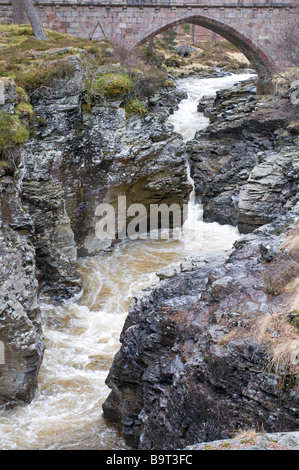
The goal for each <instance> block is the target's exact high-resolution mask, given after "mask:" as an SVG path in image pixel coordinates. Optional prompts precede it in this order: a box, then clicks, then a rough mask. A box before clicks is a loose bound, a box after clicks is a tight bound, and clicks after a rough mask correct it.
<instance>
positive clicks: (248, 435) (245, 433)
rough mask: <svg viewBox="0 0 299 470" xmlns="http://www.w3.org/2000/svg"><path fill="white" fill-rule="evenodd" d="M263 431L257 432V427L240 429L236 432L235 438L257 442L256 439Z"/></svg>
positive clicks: (252, 442)
mask: <svg viewBox="0 0 299 470" xmlns="http://www.w3.org/2000/svg"><path fill="white" fill-rule="evenodd" d="M260 435H261V433H259V432H257V431H256V429H255V428H249V429H240V430H238V431H237V432H236V434H235V435H234V437H233V439H239V440H242V441H245V442H246V443H251V444H255V442H256V439H257V437H258V436H260Z"/></svg>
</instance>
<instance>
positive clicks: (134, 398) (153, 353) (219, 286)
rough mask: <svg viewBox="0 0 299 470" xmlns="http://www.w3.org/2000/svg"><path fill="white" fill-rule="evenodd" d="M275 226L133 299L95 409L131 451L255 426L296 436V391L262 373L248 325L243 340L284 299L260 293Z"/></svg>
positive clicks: (282, 378)
mask: <svg viewBox="0 0 299 470" xmlns="http://www.w3.org/2000/svg"><path fill="white" fill-rule="evenodd" d="M298 209H299V208H298V206H297V213H296V216H297V217H298ZM295 218H296V217H295V215H294V219H293V220H295ZM287 223H291V222H290V221H289V222H287V220H283V221H281V226H283V225H286V224H287ZM281 226H280V224H276V225H275V224H273V226H266V227H265V228H264V229H260V231H259V232H257V233H255V234H254V235H253V234H252V235H248V236H247V238H244V239H243V240H242V241H240V242H238V243H237V246H236V249H235V250H234V251H233V252H232V253H230V254H229V253H228V254H227V259H226V260H225V261H224V260H223V257H220V258H219V257H216V258H215V259H211V258H210V259H208V260H207V259H206V257H205V255H204V254H203V256H202V259H201V260H200V259H198V261H197V266H196V263H195V266H193V267H191V266H189V267H186V268H185V269H184V267H183V271H182V272H181V273H180V274H177V275H174V276H172V277H170V278H169V279H166V280H164V281H162V282H160V283H159V284H158V285H157V286H155V287H153V288H152V289H148V290H146V291H145V292H143V293H142V294H141V295H140V296H139V297H136V298H134V299H133V302H132V305H131V309H130V312H129V315H128V318H127V320H126V323H125V326H124V329H123V332H122V335H121V342H122V347H121V349H120V351H119V353H118V354H117V355H116V357H115V360H114V363H113V366H112V368H111V370H110V372H109V376H108V379H107V384H108V385H109V387H110V388H111V389H112V392H111V394H110V396H109V397H108V399H107V400H106V402H105V403H104V406H103V409H104V417H106V418H107V419H108V420H110V421H117V422H121V424H122V430H123V434H124V436H125V439H126V441H127V443H128V444H129V445H131V446H133V447H138V448H139V449H142V450H150V449H176V448H184V447H185V446H186V445H189V444H192V443H193V444H194V443H196V442H207V441H210V440H215V439H224V438H228V437H230V436H231V434H232V433H233V432H234V431H235V430H236V429H238V428H243V427H248V426H256V425H257V424H258V425H260V426H261V427H263V428H264V429H265V431H268V432H274V431H277V430H284V431H293V430H296V429H297V427H298V419H299V397H298V393H297V392H296V389H295V388H293V387H292V386H291V385H290V384H291V381H290V380H289V379H288V375H287V373H286V371H280V373H275V371H274V370H273V369H271V367H269V358H268V357H267V353H266V351H265V348H264V347H263V345H262V344H260V342H258V341H257V340H256V337H255V335H254V334H253V333H252V334H250V328H249V334H248V332H247V334H245V333H244V331H246V329H247V328H248V325H250V323H251V322H252V321H254V319H257V318H260V316H261V315H262V316H267V315H273V314H275V313H277V312H280V311H281V308H282V305H283V302H284V301H285V298H281V297H277V298H275V299H274V300H272V301H271V300H270V299H269V297H268V296H267V294H266V293H265V290H264V288H265V282H264V275H265V273H266V272H267V269H268V266H267V263H266V262H265V261H264V257H263V251H261V246H262V247H263V246H264V247H268V249H269V247H271V249H272V250H274V251H275V250H278V249H279V246H280V244H281V242H282V240H283V238H284V237H283V236H277V235H274V234H273V232H274V231H275V232H276V233H277V232H279V231H281V230H282V228H281ZM236 330H237V334H236V335H235V336H234V335H232V336H230V334H231V333H232V332H233V331H236Z"/></svg>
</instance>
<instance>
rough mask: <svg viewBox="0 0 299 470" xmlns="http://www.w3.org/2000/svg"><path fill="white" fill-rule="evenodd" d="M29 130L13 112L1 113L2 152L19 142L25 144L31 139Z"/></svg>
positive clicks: (0, 148) (0, 143) (0, 135)
mask: <svg viewBox="0 0 299 470" xmlns="http://www.w3.org/2000/svg"><path fill="white" fill-rule="evenodd" d="M29 134H30V133H29V130H28V129H27V128H26V127H25V126H24V124H22V122H21V121H20V119H19V117H18V116H16V115H13V114H8V113H1V114H0V153H1V154H2V155H4V154H5V152H6V151H7V150H9V149H10V148H13V147H15V146H16V145H18V144H24V143H25V142H27V140H28V139H29Z"/></svg>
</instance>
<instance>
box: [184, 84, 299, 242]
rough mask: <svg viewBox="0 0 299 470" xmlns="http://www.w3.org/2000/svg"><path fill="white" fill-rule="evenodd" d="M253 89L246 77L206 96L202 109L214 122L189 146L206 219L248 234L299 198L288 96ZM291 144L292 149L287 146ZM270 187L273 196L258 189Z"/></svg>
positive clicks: (197, 189) (294, 143) (294, 137)
mask: <svg viewBox="0 0 299 470" xmlns="http://www.w3.org/2000/svg"><path fill="white" fill-rule="evenodd" d="M254 89H255V88H254V84H253V83H252V82H251V81H249V82H244V83H242V84H241V85H238V86H235V87H234V88H233V89H232V90H224V91H221V92H218V94H217V97H216V99H215V101H214V102H213V103H211V100H203V102H202V104H200V110H201V111H204V114H205V115H206V116H208V117H209V118H210V119H211V124H210V125H209V127H208V128H207V130H206V131H204V132H199V133H197V135H196V137H195V139H194V140H193V141H191V142H189V143H188V145H187V148H188V154H189V158H190V163H191V174H192V177H193V178H194V181H195V187H196V195H197V197H198V199H200V200H201V202H202V204H203V206H204V218H205V220H206V221H207V222H214V221H217V222H219V223H222V224H230V225H234V226H238V227H239V229H240V231H241V232H244V233H248V232H250V231H252V230H254V229H255V228H256V227H258V226H260V225H262V224H263V223H267V222H269V221H271V220H273V218H274V217H275V215H276V214H278V213H284V212H285V211H286V210H288V208H290V207H292V205H294V204H295V203H296V201H297V200H298V199H297V196H296V191H297V190H296V188H297V184H298V182H297V177H298V176H297V175H298V172H296V168H297V165H298V157H297V154H298V144H297V141H296V132H294V133H293V132H292V130H291V129H290V128H289V127H288V120H289V119H288V113H286V112H284V111H283V110H282V108H283V106H284V105H285V101H284V100H279V98H277V97H273V96H268V97H258V96H255V95H253V94H252V93H254ZM288 145H290V146H291V147H292V148H289V149H286V146H288ZM288 152H290V158H287V157H288V155H287V153H288ZM291 160H292V162H293V163H291ZM279 161H280V162H281V163H282V167H280V168H279V165H280V164H279ZM275 162H277V163H275ZM291 167H292V168H291ZM267 169H268V170H267ZM267 171H268V174H267V177H266V173H267ZM289 171H291V172H293V177H291V175H290V178H289ZM251 172H253V173H251ZM263 174H264V176H263ZM284 174H286V175H287V177H286V178H285V176H284ZM263 179H264V180H263ZM258 181H259V182H258ZM254 182H255V183H254ZM286 182H287V184H288V186H287V187H286ZM263 184H264V186H263ZM258 186H259V187H258ZM262 186H263V188H262ZM266 186H267V187H268V186H269V187H270V188H271V195H272V196H271V197H272V201H270V200H268V199H267V195H265V194H263V195H262V194H258V193H259V191H260V193H263V191H264V189H265V187H266ZM272 189H273V190H272ZM253 193H254V194H253ZM274 194H276V196H277V197H276V203H275V196H274ZM260 198H261V199H260ZM251 199H252V200H251ZM274 205H275V209H274ZM284 205H286V207H284ZM249 206H250V209H249ZM262 213H263V216H262Z"/></svg>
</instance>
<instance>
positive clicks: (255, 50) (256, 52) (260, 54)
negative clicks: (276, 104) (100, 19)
mask: <svg viewBox="0 0 299 470" xmlns="http://www.w3.org/2000/svg"><path fill="white" fill-rule="evenodd" d="M182 23H193V24H195V25H197V26H202V27H203V28H206V29H209V30H211V31H214V32H215V33H217V34H219V35H220V36H222V37H223V38H225V39H227V40H228V41H229V42H231V43H232V44H233V45H234V46H236V47H237V49H238V50H239V51H240V52H242V53H243V54H244V55H245V56H246V57H247V59H248V60H249V62H250V63H251V65H252V68H253V69H254V70H255V71H256V73H257V75H258V84H257V92H258V93H261V94H267V93H271V91H272V83H271V79H272V76H273V74H274V73H275V72H277V67H276V65H275V62H274V61H273V60H272V58H271V57H270V56H268V55H267V54H266V53H265V52H264V51H263V50H262V48H261V47H259V46H258V45H257V44H256V43H255V42H254V40H253V39H252V38H249V37H247V36H245V35H244V34H243V33H241V32H239V31H238V30H236V29H235V28H233V27H232V26H230V25H228V24H226V23H223V22H221V21H219V20H215V19H212V18H207V17H204V16H200V15H193V16H186V17H184V18H180V19H178V20H174V21H170V22H167V23H165V24H164V25H162V26H159V27H158V28H157V29H153V30H152V31H150V32H147V33H146V34H145V35H144V36H143V37H142V38H140V39H139V40H138V42H137V43H136V44H135V46H134V47H138V46H140V45H142V44H144V43H145V42H147V41H149V40H150V39H152V38H153V37H155V36H156V35H157V34H160V33H162V32H164V31H166V30H167V29H170V28H173V27H175V26H178V25H179V24H182Z"/></svg>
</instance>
